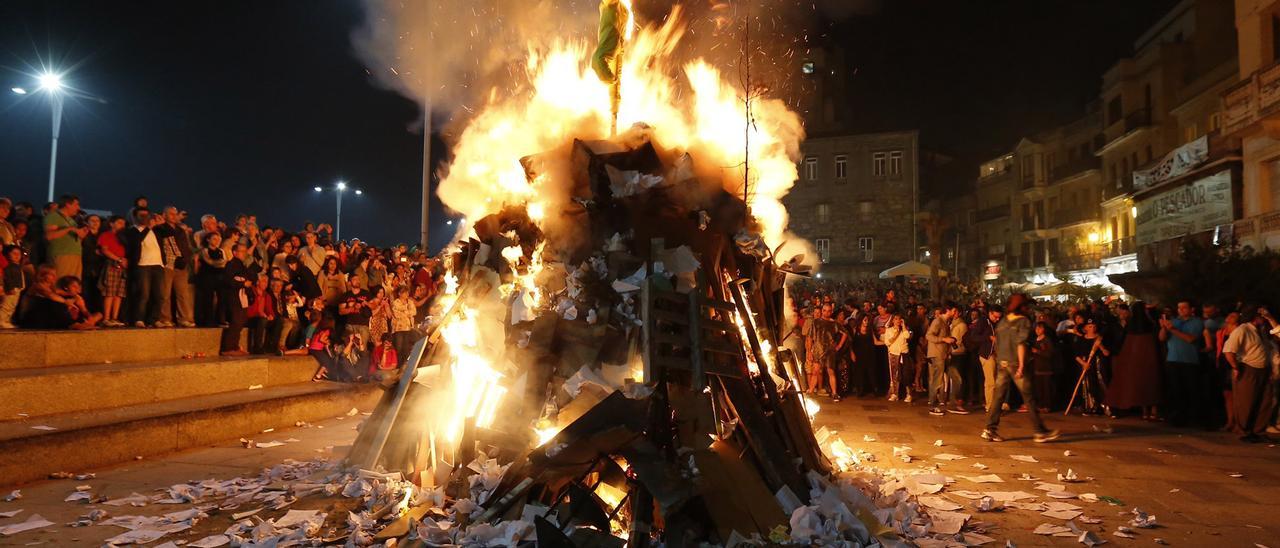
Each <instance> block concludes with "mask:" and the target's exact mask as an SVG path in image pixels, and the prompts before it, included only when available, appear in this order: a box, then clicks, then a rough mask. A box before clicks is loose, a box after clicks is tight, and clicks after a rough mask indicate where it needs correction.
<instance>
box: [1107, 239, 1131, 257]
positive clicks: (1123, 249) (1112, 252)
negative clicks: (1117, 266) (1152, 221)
mask: <svg viewBox="0 0 1280 548" xmlns="http://www.w3.org/2000/svg"><path fill="white" fill-rule="evenodd" d="M1134 244H1135V242H1134V238H1133V237H1132V236H1131V237H1128V238H1120V239H1117V240H1111V241H1110V242H1102V243H1101V244H1098V245H1099V247H1101V248H1102V257H1103V258H1111V257H1119V256H1121V255H1128V254H1130V253H1133V252H1134V250H1136V249H1137V246H1136V245H1134Z"/></svg>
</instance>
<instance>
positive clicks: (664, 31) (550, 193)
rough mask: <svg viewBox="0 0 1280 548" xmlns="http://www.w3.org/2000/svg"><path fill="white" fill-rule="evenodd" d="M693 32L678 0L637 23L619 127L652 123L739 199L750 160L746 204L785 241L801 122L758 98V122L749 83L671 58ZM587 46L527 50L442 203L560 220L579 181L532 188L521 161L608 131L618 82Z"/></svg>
mask: <svg viewBox="0 0 1280 548" xmlns="http://www.w3.org/2000/svg"><path fill="white" fill-rule="evenodd" d="M631 20H632V26H634V25H635V23H634V22H635V17H632V18H631ZM684 28H685V27H684V25H683V23H682V22H681V13H680V10H679V7H678V6H677V8H675V9H673V11H672V14H671V16H670V17H668V18H667V20H666V22H665V23H664V24H662V25H661V26H659V27H656V28H653V27H639V28H638V29H632V28H628V34H629V35H632V34H633V35H632V36H630V37H629V39H628V41H627V43H626V46H625V55H624V57H623V65H622V71H621V90H622V91H621V95H622V101H621V104H620V105H619V111H618V127H619V128H627V127H630V126H631V125H633V124H635V123H640V122H643V123H645V124H648V125H649V126H651V127H652V128H653V137H654V140H655V141H656V142H658V143H661V144H662V146H664V147H668V148H669V149H673V150H676V151H683V152H689V153H691V155H692V157H693V158H694V160H695V162H696V163H697V166H698V171H699V173H700V174H704V175H705V174H710V175H715V174H718V176H719V177H720V180H721V183H722V185H723V187H724V188H725V190H727V191H729V192H731V193H733V194H734V195H737V196H743V195H744V192H743V183H744V178H746V177H744V167H749V171H750V175H749V178H748V183H747V184H748V188H747V189H746V190H747V192H746V193H745V194H746V195H747V198H748V200H747V201H748V204H749V205H750V207H751V211H752V214H753V215H754V216H755V218H756V219H757V220H758V221H759V222H760V229H761V232H762V234H763V236H764V238H765V241H766V243H768V244H769V245H770V246H771V247H773V246H777V245H778V244H779V243H781V242H782V240H783V238H784V234H785V231H786V226H787V213H786V210H785V209H784V208H783V206H782V203H781V199H782V197H783V196H784V195H785V194H786V193H787V191H788V190H789V189H790V188H791V185H792V184H793V183H794V181H795V180H796V162H797V161H798V158H799V144H800V140H801V139H802V138H803V133H804V131H803V128H802V126H801V122H800V119H799V117H798V116H797V115H796V114H795V113H794V112H791V111H790V110H788V109H787V108H786V105H785V104H784V103H783V102H782V101H780V100H777V99H770V98H766V97H752V99H751V116H752V122H751V123H749V122H748V119H747V116H746V103H745V97H747V96H750V95H749V94H748V93H747V92H744V91H743V90H742V89H741V88H742V86H741V85H740V83H735V82H731V81H728V80H726V79H725V77H724V76H723V75H722V74H721V73H720V71H719V70H717V69H716V68H715V67H713V66H711V65H710V64H708V63H707V62H706V61H704V60H702V59H695V60H693V61H690V62H686V63H683V64H681V63H678V62H677V61H675V60H674V59H673V53H674V52H675V51H676V47H677V45H678V44H679V43H680V39H681V37H682V35H683V33H684ZM589 50H590V46H589V45H588V44H586V43H582V42H578V43H565V42H556V43H552V44H530V45H529V48H528V56H527V59H526V62H525V65H524V73H523V74H522V76H523V80H522V81H521V80H520V79H517V80H516V81H513V82H511V85H510V87H509V88H508V89H493V90H491V91H490V92H489V96H488V100H487V101H486V103H485V105H484V106H483V107H482V108H480V109H479V111H478V113H477V114H476V115H475V116H474V117H473V118H472V119H471V120H470V121H469V122H468V124H467V125H466V127H465V129H464V130H463V131H462V132H461V134H460V135H459V137H458V139H457V143H456V145H455V147H454V158H453V162H452V164H451V165H450V166H449V169H448V174H447V175H446V176H445V177H444V178H443V180H442V181H441V184H440V189H439V195H440V199H441V201H442V202H444V204H445V205H447V206H448V207H450V208H452V209H454V210H456V211H458V212H459V213H462V214H463V215H465V217H466V218H467V219H480V218H482V217H483V216H485V215H487V214H490V213H494V212H497V211H498V210H500V209H501V208H502V207H503V206H504V205H521V204H523V205H525V206H526V207H528V208H529V209H530V212H531V217H533V218H534V219H535V221H537V222H539V223H541V222H543V220H544V219H547V218H553V217H555V215H554V214H550V215H548V213H551V212H554V211H557V209H556V207H557V206H558V205H560V204H562V203H564V202H567V190H566V189H567V188H568V187H569V186H570V182H568V181H564V180H555V179H556V177H541V178H539V179H538V180H535V181H534V182H533V184H530V183H529V182H527V180H526V176H525V171H524V169H523V167H522V166H521V164H520V158H522V157H525V156H529V155H533V154H538V153H541V152H545V151H548V150H552V149H555V148H557V147H561V146H563V145H564V144H565V143H567V142H570V141H572V139H574V138H579V139H587V140H590V139H603V138H607V137H609V130H610V121H611V120H610V116H611V115H610V102H609V89H608V86H607V85H606V84H605V83H602V82H601V81H600V80H599V79H597V78H596V76H595V75H594V74H593V73H592V72H591V70H590V68H589V66H588V62H587V58H588V52H589ZM748 144H749V145H750V146H749V147H748ZM548 202H549V203H548ZM557 202H559V203H557ZM535 213H536V214H535Z"/></svg>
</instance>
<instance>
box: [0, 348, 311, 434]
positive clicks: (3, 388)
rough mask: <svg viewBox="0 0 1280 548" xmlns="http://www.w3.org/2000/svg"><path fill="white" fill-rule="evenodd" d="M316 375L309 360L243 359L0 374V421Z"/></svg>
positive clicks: (280, 382)
mask: <svg viewBox="0 0 1280 548" xmlns="http://www.w3.org/2000/svg"><path fill="white" fill-rule="evenodd" d="M315 369H316V362H315V360H314V359H312V358H311V357H310V356H289V357H278V356H273V357H267V356H245V357H238V358H218V357H214V358H194V359H189V360H184V359H178V360H162V361H146V362H137V363H98V364H93V365H66V366H61V367H35V368H27V369H8V370H0V421H7V420H16V419H20V418H23V417H24V416H25V417H30V418H37V417H41V416H46V415H54V414H58V413H71V412H76V411H89V410H96V409H107V408H111V407H122V406H127V405H138V404H144V403H155V402H161V401H168V400H177V399H182V398H189V397H194V396H205V395H209V394H218V393H222V392H234V391H238V390H248V389H250V388H251V387H257V388H264V387H270V386H283V385H287V384H296V383H302V382H307V381H309V380H311V375H312V374H313V373H314V372H315Z"/></svg>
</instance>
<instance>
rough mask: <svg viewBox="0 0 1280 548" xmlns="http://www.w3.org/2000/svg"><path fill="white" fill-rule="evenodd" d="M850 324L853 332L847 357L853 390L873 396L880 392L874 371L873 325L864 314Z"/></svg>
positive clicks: (877, 376)
mask: <svg viewBox="0 0 1280 548" xmlns="http://www.w3.org/2000/svg"><path fill="white" fill-rule="evenodd" d="M851 325H852V326H853V328H852V331H853V334H852V339H851V340H852V344H851V346H850V348H849V350H850V356H849V357H850V359H851V360H853V368H852V369H853V390H854V391H855V392H856V393H857V394H858V395H860V396H875V395H877V394H879V393H880V383H879V375H878V374H877V372H876V358H875V356H876V343H875V341H874V340H873V339H872V337H873V336H874V334H875V327H872V325H871V316H868V315H866V314H863V315H862V316H861V317H859V318H858V319H856V320H854V321H853V322H852V323H851Z"/></svg>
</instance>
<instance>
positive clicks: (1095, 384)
mask: <svg viewBox="0 0 1280 548" xmlns="http://www.w3.org/2000/svg"><path fill="white" fill-rule="evenodd" d="M1077 328H1078V329H1082V330H1083V331H1082V332H1081V333H1080V335H1079V336H1078V337H1076V338H1075V347H1074V348H1073V349H1072V354H1073V356H1074V358H1075V362H1076V364H1077V365H1079V367H1080V375H1079V377H1077V379H1076V382H1075V384H1074V386H1076V387H1077V388H1075V389H1073V390H1072V392H1073V393H1078V394H1079V398H1080V399H1079V400H1078V401H1079V402H1080V405H1081V408H1082V409H1083V411H1084V414H1086V415H1091V414H1098V413H1106V414H1108V415H1110V414H1111V411H1110V409H1108V408H1107V406H1106V405H1105V404H1104V403H1103V401H1104V399H1105V397H1106V383H1105V382H1104V381H1103V378H1102V370H1103V369H1104V367H1103V364H1105V363H1106V362H1107V360H1109V359H1110V358H1111V348H1109V347H1108V346H1107V338H1106V337H1103V336H1102V335H1101V334H1100V333H1098V323H1097V322H1096V321H1094V320H1093V319H1088V320H1084V322H1083V323H1077ZM1073 395H1074V394H1073ZM1067 403H1068V404H1069V405H1074V403H1073V402H1067Z"/></svg>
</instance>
